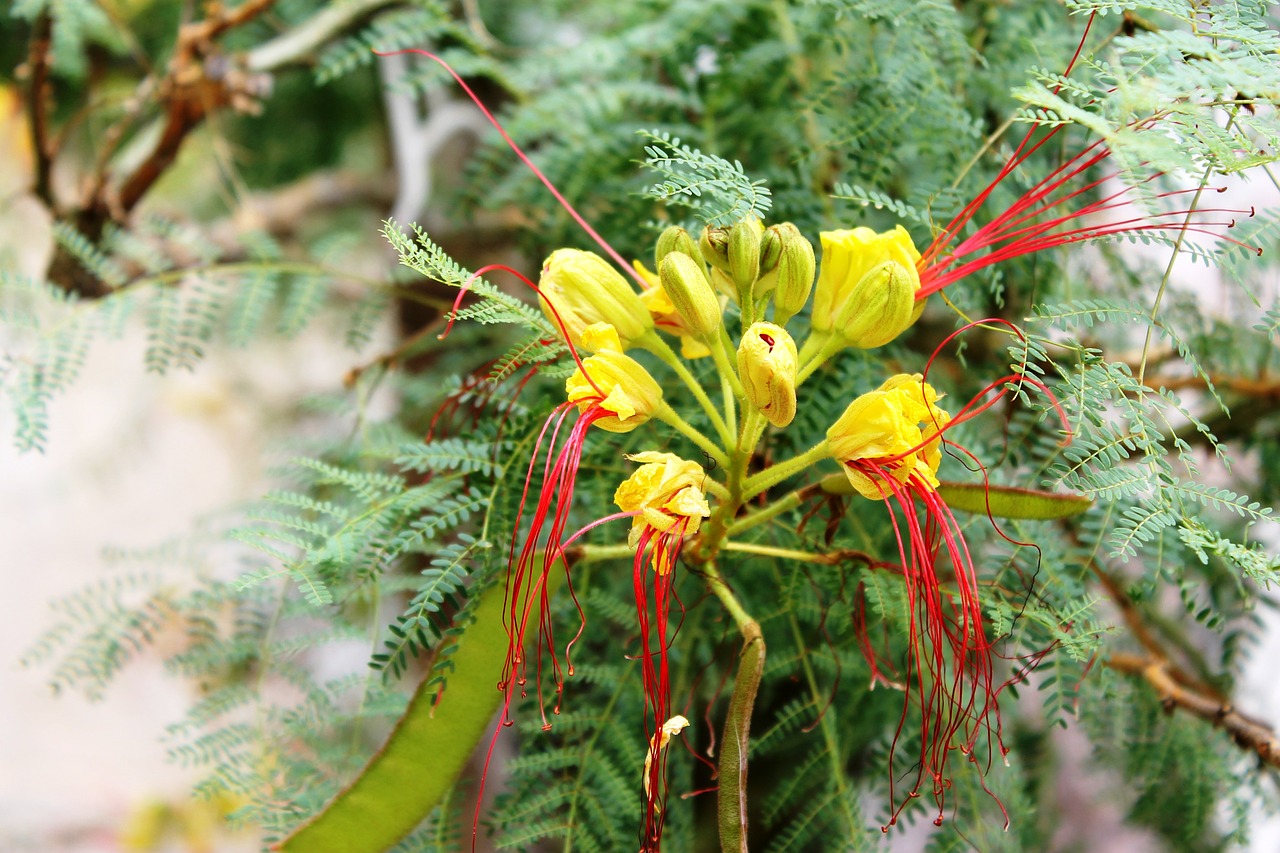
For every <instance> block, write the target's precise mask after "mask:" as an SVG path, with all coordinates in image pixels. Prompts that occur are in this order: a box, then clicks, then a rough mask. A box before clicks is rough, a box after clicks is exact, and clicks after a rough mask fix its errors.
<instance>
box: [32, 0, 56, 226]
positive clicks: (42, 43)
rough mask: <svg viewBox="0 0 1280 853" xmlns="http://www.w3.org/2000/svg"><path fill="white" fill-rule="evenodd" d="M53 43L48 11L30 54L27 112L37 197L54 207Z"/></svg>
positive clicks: (35, 33) (38, 25)
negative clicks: (29, 118)
mask: <svg viewBox="0 0 1280 853" xmlns="http://www.w3.org/2000/svg"><path fill="white" fill-rule="evenodd" d="M52 45H53V19H52V18H51V17H50V15H49V12H48V11H44V12H41V13H40V16H39V17H37V18H36V23H35V29H34V30H32V32H31V46H30V50H29V52H28V54H27V74H28V85H27V115H28V116H30V117H31V148H32V150H33V151H34V153H35V161H36V162H35V167H36V170H35V171H36V181H35V194H36V197H37V198H39V199H40V200H41V201H43V202H44V203H45V204H46V205H48V207H49V209H50V210H52V209H53V206H54V205H53V187H52V184H51V181H50V176H51V175H52V173H53V148H52V143H51V142H50V141H49V111H48V108H49V96H50V95H49V51H50V49H51V48H52Z"/></svg>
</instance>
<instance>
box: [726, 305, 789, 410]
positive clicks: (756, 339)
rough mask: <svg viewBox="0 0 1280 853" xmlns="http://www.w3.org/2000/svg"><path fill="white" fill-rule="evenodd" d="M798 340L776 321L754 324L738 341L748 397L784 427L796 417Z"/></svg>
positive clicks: (744, 384)
mask: <svg viewBox="0 0 1280 853" xmlns="http://www.w3.org/2000/svg"><path fill="white" fill-rule="evenodd" d="M798 362H799V357H798V355H797V353H796V343H795V341H793V340H792V339H791V335H789V334H787V330H786V329H784V328H782V327H781V326H777V325H774V324H773V323H752V324H751V327H750V328H749V329H747V331H746V333H745V334H743V336H742V343H740V344H738V376H739V377H741V379H742V390H743V391H745V392H746V395H747V400H748V401H749V402H750V403H751V405H753V406H755V407H756V408H757V409H758V410H759V411H760V414H762V415H764V416H765V418H766V419H767V420H768V421H769V423H771V424H773V425H774V426H776V427H784V426H786V425H787V424H789V423H791V421H792V420H794V419H795V416H796V369H797V367H798Z"/></svg>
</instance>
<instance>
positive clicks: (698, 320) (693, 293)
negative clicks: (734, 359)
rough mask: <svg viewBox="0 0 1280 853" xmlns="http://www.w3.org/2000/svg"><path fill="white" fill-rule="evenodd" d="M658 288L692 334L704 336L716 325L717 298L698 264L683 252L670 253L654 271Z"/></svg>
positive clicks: (717, 326)
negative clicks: (660, 280)
mask: <svg viewBox="0 0 1280 853" xmlns="http://www.w3.org/2000/svg"><path fill="white" fill-rule="evenodd" d="M658 276H659V277H660V278H661V279H662V289H663V290H665V291H666V292H667V298H668V299H670V300H671V304H672V305H673V306H675V309H676V313H677V314H679V315H680V319H682V320H684V322H685V325H686V326H687V327H688V329H689V331H690V332H692V333H693V334H694V335H695V336H696V337H700V338H705V337H708V336H710V335H712V334H714V333H716V332H717V331H718V330H719V328H720V300H719V299H717V298H716V294H715V291H714V290H712V289H711V282H709V281H707V274H706V273H705V272H703V271H702V264H700V263H698V262H697V261H695V260H694V259H693V258H691V257H689V256H688V255H686V254H685V253H684V252H670V253H668V254H667V256H666V257H665V258H663V259H662V266H661V268H659V270H658Z"/></svg>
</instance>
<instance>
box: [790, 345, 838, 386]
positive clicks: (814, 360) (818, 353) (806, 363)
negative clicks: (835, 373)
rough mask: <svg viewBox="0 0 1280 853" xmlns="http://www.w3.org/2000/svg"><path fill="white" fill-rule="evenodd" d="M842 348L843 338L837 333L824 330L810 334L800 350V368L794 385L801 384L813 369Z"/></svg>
mask: <svg viewBox="0 0 1280 853" xmlns="http://www.w3.org/2000/svg"><path fill="white" fill-rule="evenodd" d="M844 348H845V343H844V339H843V338H841V337H840V336H839V335H832V334H830V333H825V332H815V333H813V334H812V335H810V336H809V338H808V339H807V340H806V341H805V342H804V346H803V347H802V348H801V350H800V370H799V372H798V373H796V387H797V388H799V387H800V386H801V385H803V384H804V381H805V380H806V379H808V378H809V377H810V376H812V375H813V372H814V371H815V370H817V369H818V368H819V367H822V365H824V364H826V363H827V361H828V360H829V359H830V358H831V356H833V355H835V354H836V353H838V352H840V350H842V349H844Z"/></svg>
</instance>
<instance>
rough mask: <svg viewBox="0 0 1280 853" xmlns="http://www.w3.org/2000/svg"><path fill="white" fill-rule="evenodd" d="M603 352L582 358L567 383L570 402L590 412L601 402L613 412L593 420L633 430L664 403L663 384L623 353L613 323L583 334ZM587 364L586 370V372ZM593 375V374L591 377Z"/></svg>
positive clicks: (612, 427) (608, 428) (605, 427)
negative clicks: (579, 365)
mask: <svg viewBox="0 0 1280 853" xmlns="http://www.w3.org/2000/svg"><path fill="white" fill-rule="evenodd" d="M583 337H584V338H586V340H587V343H588V344H592V345H594V346H595V347H596V348H597V349H598V350H599V352H597V353H596V354H595V355H593V356H589V357H588V358H585V359H583V360H582V367H580V368H578V369H577V370H575V371H574V372H573V375H572V376H570V377H569V378H568V380H566V382H565V384H564V390H565V393H566V394H567V395H568V398H569V402H570V403H577V404H578V410H579V411H581V412H586V411H587V410H589V409H590V408H591V407H592V406H597V405H598V406H599V407H600V408H601V409H603V410H604V411H606V412H609V413H610V414H609V415H607V416H605V417H602V418H599V419H598V420H595V421H593V423H594V424H595V425H596V426H598V427H600V428H601V429H603V430H606V431H608V432H631V430H633V429H635V428H636V427H638V426H640V425H641V424H643V423H644V422H645V421H647V420H649V418H651V417H653V415H654V413H655V412H656V411H657V410H658V407H659V406H661V405H662V386H660V385H659V384H658V383H657V382H655V381H654V379H653V377H652V376H650V375H649V371H647V370H645V369H644V365H642V364H640V362H638V361H636V360H635V359H634V358H632V357H631V356H629V355H625V354H623V352H622V350H621V343H620V342H619V340H618V335H617V333H616V332H615V331H613V329H612V327H611V326H608V325H606V324H603V323H602V324H596V325H592V326H589V327H587V329H586V331H585V332H584V335H583ZM583 368H586V374H585V375H584V374H583ZM588 377H590V378H588Z"/></svg>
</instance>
